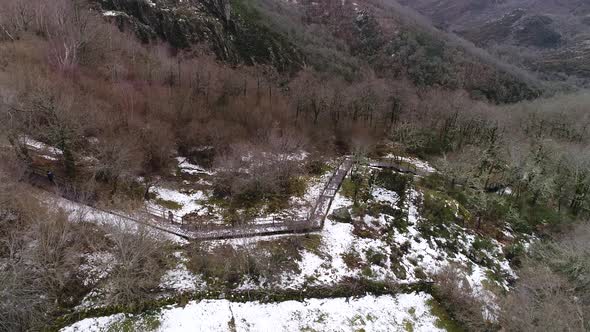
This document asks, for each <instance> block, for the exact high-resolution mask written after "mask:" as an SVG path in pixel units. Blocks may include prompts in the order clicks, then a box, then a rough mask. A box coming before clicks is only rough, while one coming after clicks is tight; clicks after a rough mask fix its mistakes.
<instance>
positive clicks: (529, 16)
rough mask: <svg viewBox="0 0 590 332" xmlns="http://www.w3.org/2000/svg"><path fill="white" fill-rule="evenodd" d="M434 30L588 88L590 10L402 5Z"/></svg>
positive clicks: (465, 1)
mask: <svg viewBox="0 0 590 332" xmlns="http://www.w3.org/2000/svg"><path fill="white" fill-rule="evenodd" d="M400 3H402V4H404V5H407V6H408V7H411V8H414V9H416V10H417V11H419V12H420V13H422V14H424V15H426V16H427V17H429V18H431V19H432V21H433V22H434V24H435V25H436V26H438V27H441V28H442V29H444V30H446V31H452V32H455V33H457V34H459V35H460V36H462V37H464V38H466V39H468V40H470V41H472V42H473V43H475V44H476V45H478V46H481V47H487V48H488V49H491V50H493V52H494V53H496V54H498V55H500V56H504V57H506V58H507V59H510V60H511V61H513V62H515V63H520V64H521V65H522V66H524V67H526V68H529V69H531V70H535V71H539V72H541V73H544V74H545V75H546V77H547V78H551V79H555V80H567V79H568V75H572V76H575V77H577V78H579V80H575V79H572V80H571V83H573V84H576V83H577V84H582V85H583V84H586V83H587V80H588V77H590V67H589V65H590V64H589V63H588V59H589V58H590V53H589V52H590V51H589V50H590V47H589V45H588V42H587V41H588V38H589V36H590V4H589V3H588V2H587V1H583V0H567V1H554V0H508V1H477V0H417V1H408V0H401V1H400Z"/></svg>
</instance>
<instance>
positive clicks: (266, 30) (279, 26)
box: [100, 0, 540, 103]
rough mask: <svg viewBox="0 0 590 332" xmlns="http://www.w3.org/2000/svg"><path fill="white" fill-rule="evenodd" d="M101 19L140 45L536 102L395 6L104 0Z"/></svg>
mask: <svg viewBox="0 0 590 332" xmlns="http://www.w3.org/2000/svg"><path fill="white" fill-rule="evenodd" d="M100 4H101V6H102V8H103V10H104V15H105V16H107V17H113V18H114V20H115V21H116V22H117V23H118V24H119V26H120V27H121V28H125V27H130V28H132V29H133V30H134V31H135V32H136V33H137V34H138V36H139V37H140V38H141V39H142V40H144V41H149V40H154V39H158V38H159V39H162V40H165V41H167V42H169V43H170V44H171V45H172V46H173V47H175V48H185V49H186V48H189V47H192V46H193V45H196V44H206V45H208V46H209V48H210V49H211V50H212V51H213V52H214V53H215V54H216V55H217V57H218V58H219V59H221V60H224V61H228V62H230V63H234V64H238V63H245V64H250V65H251V64H268V65H271V66H273V67H275V68H276V69H277V71H278V72H283V73H285V72H288V73H294V72H297V71H298V69H300V68H302V67H303V64H304V63H307V64H310V65H311V66H312V67H313V68H314V70H316V71H318V72H320V73H323V75H328V76H334V75H336V76H344V78H345V79H346V80H348V81H354V80H358V79H359V78H361V77H366V76H367V75H370V74H368V71H367V69H368V68H371V69H373V70H374V71H375V73H377V74H376V75H377V77H378V78H382V79H388V80H394V81H399V80H409V81H410V82H412V83H413V85H414V87H415V88H416V89H430V88H445V89H450V90H457V89H464V90H467V91H468V92H469V93H470V94H471V95H472V97H474V98H483V99H487V100H490V101H493V102H496V103H510V102H517V101H520V100H523V99H532V98H535V97H537V96H539V95H540V89H539V87H538V86H537V84H536V83H535V82H534V80H532V79H529V78H525V77H524V76H523V75H521V74H519V73H516V74H515V73H514V72H515V70H514V68H510V67H504V66H503V65H502V64H501V63H499V62H497V61H496V60H493V59H491V58H489V57H488V56H487V55H484V56H482V54H478V53H481V52H480V51H474V50H471V49H469V47H466V46H465V45H461V41H457V40H453V38H452V37H451V36H448V35H446V34H445V33H444V32H441V31H439V30H436V29H434V28H433V27H431V26H429V25H428V24H424V23H420V24H417V23H416V22H410V21H408V20H407V17H406V16H407V13H405V12H401V11H400V9H401V8H400V7H398V6H392V5H391V4H389V3H381V2H378V1H364V2H360V1H359V2H355V3H352V2H346V1H344V2H341V1H326V2H322V3H317V2H313V1H302V2H298V3H290V2H284V3H281V2H279V3H277V2H268V1H264V0H259V1H254V2H245V1H242V0H233V1H231V2H229V1H203V2H197V1H184V2H178V3H177V2H174V1H167V0H157V1H146V0H134V1H120V0H102V1H100Z"/></svg>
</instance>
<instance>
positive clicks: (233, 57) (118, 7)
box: [97, 0, 303, 72]
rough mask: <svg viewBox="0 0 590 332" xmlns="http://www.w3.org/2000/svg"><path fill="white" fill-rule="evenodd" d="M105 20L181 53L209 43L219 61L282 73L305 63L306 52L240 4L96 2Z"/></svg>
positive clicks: (221, 0)
mask: <svg viewBox="0 0 590 332" xmlns="http://www.w3.org/2000/svg"><path fill="white" fill-rule="evenodd" d="M97 1H98V4H100V7H101V10H103V13H104V15H105V17H108V18H110V19H112V20H113V21H114V22H116V23H117V25H118V26H119V28H120V29H131V30H133V31H134V32H135V33H136V34H137V36H138V38H140V39H141V40H142V41H143V42H149V41H152V40H157V39H161V40H164V41H166V42H168V43H169V44H170V45H171V46H172V47H174V48H178V49H184V48H190V47H191V46H193V45H197V44H206V45H208V47H209V48H210V49H211V50H212V51H213V52H214V53H215V54H216V55H217V57H218V58H219V59H220V60H223V61H227V62H230V63H234V64H238V63H246V64H255V63H259V64H269V65H272V66H273V67H275V68H277V70H278V71H281V72H294V71H296V70H297V69H299V68H300V67H301V66H302V65H303V56H302V55H301V52H299V50H298V49H297V48H296V47H295V46H294V45H293V44H292V43H290V42H289V41H288V39H287V38H285V37H284V36H282V35H281V34H280V33H279V32H277V31H273V30H271V29H270V28H269V27H268V26H267V25H266V24H265V22H264V21H263V20H262V18H261V17H260V15H258V13H257V12H256V9H254V8H251V7H248V6H247V5H246V4H244V3H241V0H235V1H233V2H231V3H230V2H229V1H227V0H204V1H195V0H97Z"/></svg>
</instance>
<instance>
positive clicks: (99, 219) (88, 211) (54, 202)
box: [39, 192, 188, 244]
mask: <svg viewBox="0 0 590 332" xmlns="http://www.w3.org/2000/svg"><path fill="white" fill-rule="evenodd" d="M39 198H40V200H41V202H43V203H45V204H47V205H48V206H49V207H51V208H52V209H54V210H56V211H59V210H62V211H64V212H65V213H66V214H67V216H68V218H69V220H70V221H71V222H91V223H95V224H97V225H106V226H115V227H118V228H120V229H122V230H124V231H126V232H129V233H137V232H138V231H139V229H141V230H142V231H145V232H148V233H149V234H150V235H152V236H153V237H155V238H158V239H162V240H170V241H173V242H174V243H178V244H186V243H188V242H187V240H185V239H183V238H182V237H180V236H177V235H174V234H170V233H168V232H164V231H161V230H158V229H155V228H152V227H149V226H146V225H142V224H138V223H136V222H134V221H132V220H130V219H128V218H125V217H122V216H118V215H115V214H112V213H108V212H104V211H101V210H97V209H94V208H92V207H90V206H88V205H84V204H80V203H76V202H73V201H70V200H67V199H65V198H62V197H59V196H54V195H50V194H48V193H47V192H39Z"/></svg>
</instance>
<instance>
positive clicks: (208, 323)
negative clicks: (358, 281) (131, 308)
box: [61, 293, 444, 332]
mask: <svg viewBox="0 0 590 332" xmlns="http://www.w3.org/2000/svg"><path fill="white" fill-rule="evenodd" d="M430 299H431V297H430V295H428V294H424V293H413V294H399V295H397V296H389V295H387V296H379V297H375V296H364V297H361V298H351V299H347V298H333V299H308V300H305V301H304V302H297V301H286V302H279V303H260V302H246V303H236V302H230V301H227V300H204V301H200V302H196V301H192V302H189V303H188V304H187V305H186V306H184V307H172V308H166V309H163V310H162V311H161V312H160V313H159V314H157V315H155V316H151V317H150V318H149V319H150V320H151V321H154V320H157V322H158V323H157V324H154V325H158V327H157V328H156V329H155V330H156V331H161V332H164V331H171V332H172V331H261V332H262V331H264V332H274V331H444V330H442V329H440V328H439V327H437V324H436V321H437V318H436V317H435V316H433V315H432V313H431V312H430V308H429V305H428V304H427V302H428V301H429V300H430ZM126 320H127V321H129V322H132V323H133V324H136V326H137V325H140V324H142V321H141V317H133V316H125V315H121V314H117V315H113V316H109V317H101V318H90V319H85V320H82V321H80V322H78V323H75V324H74V325H71V326H69V327H66V328H64V329H62V330H61V331H62V332H76V331H85V332H92V331H97V332H98V331H105V330H109V328H111V329H113V328H114V329H113V330H116V327H117V326H119V325H121V326H122V324H123V323H124V322H125V321H126Z"/></svg>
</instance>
